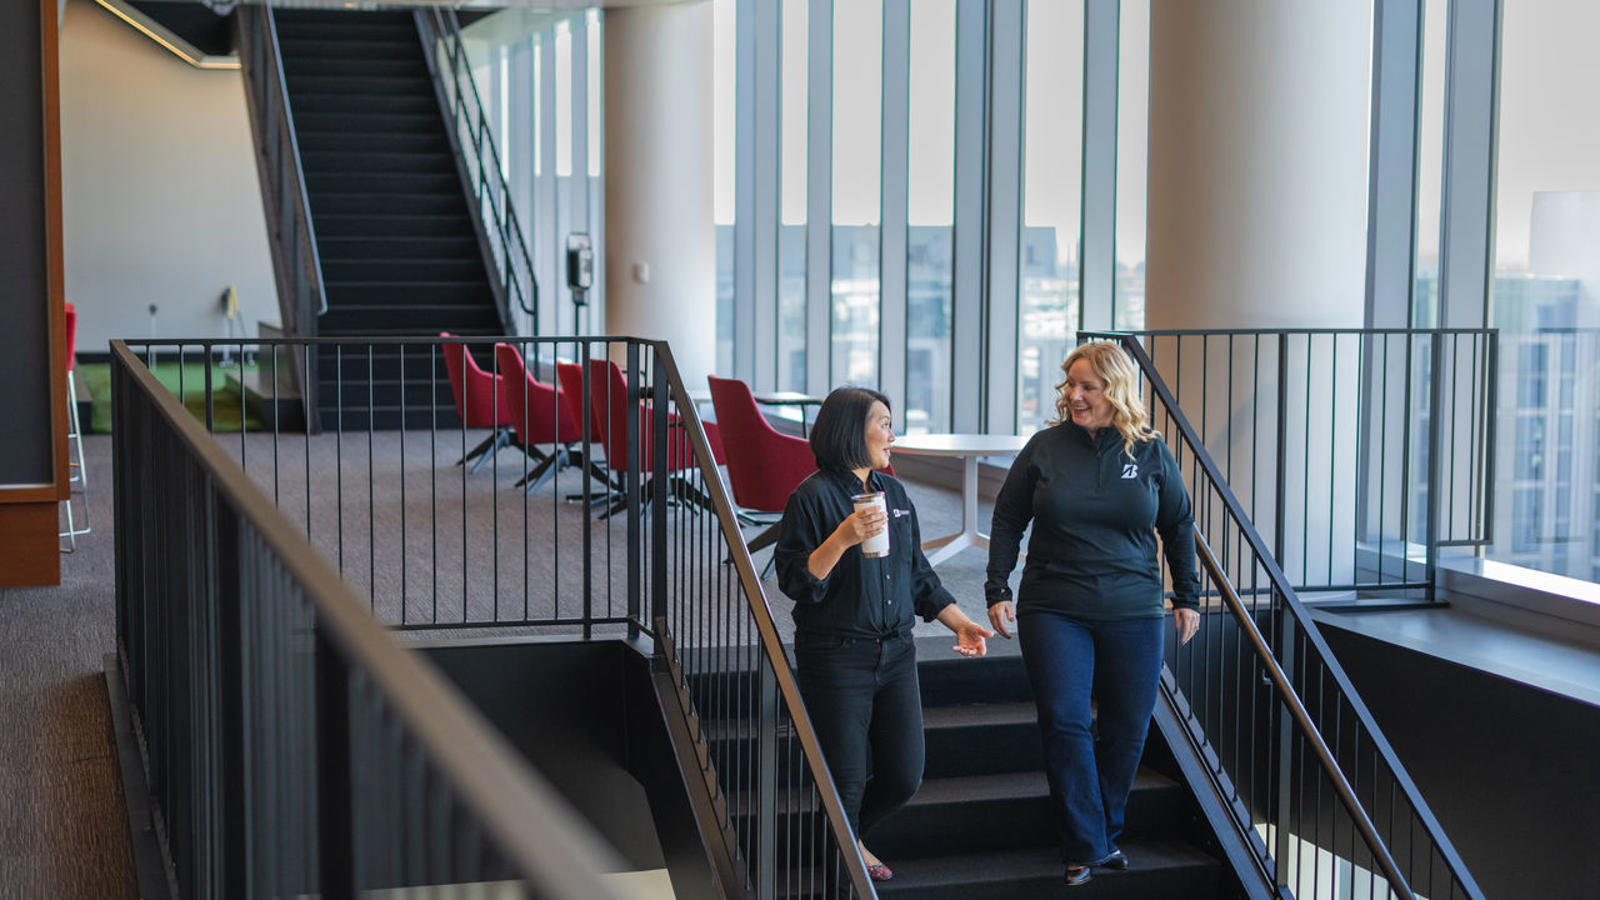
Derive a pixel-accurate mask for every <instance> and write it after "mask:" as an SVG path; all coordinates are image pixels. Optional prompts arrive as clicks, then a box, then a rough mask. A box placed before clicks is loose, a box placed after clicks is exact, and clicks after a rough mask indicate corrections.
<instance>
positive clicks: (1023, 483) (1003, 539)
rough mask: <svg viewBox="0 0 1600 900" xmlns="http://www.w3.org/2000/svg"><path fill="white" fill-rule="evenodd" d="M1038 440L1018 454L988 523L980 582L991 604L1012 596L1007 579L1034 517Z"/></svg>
mask: <svg viewBox="0 0 1600 900" xmlns="http://www.w3.org/2000/svg"><path fill="white" fill-rule="evenodd" d="M1037 444H1038V435H1035V436H1034V437H1033V439H1032V440H1029V441H1028V443H1027V445H1026V446H1024V447H1023V448H1022V452H1021V453H1018V454H1017V458H1016V459H1015V460H1013V461H1012V463H1011V470H1010V471H1009V472H1007V473H1006V480H1005V484H1003V485H1001V487H1000V494H999V496H997V497H996V498H995V501H994V518H993V520H992V521H991V524H990V525H989V570H988V579H987V580H986V581H985V582H984V585H983V595H984V600H985V601H987V603H988V605H990V606H993V605H995V604H996V603H1000V602H1003V601H1006V600H1010V599H1011V586H1010V585H1008V584H1007V583H1006V582H1007V580H1008V579H1010V577H1011V570H1012V569H1015V568H1016V567H1017V554H1018V553H1019V552H1021V546H1022V532H1024V531H1026V530H1027V528H1028V523H1029V522H1031V521H1033V489H1034V484H1035V482H1036V481H1037V480H1038V476H1039V472H1038V469H1036V468H1035V467H1034V465H1033V452H1034V447H1035V446H1037Z"/></svg>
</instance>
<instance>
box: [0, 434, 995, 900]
mask: <svg viewBox="0 0 1600 900" xmlns="http://www.w3.org/2000/svg"><path fill="white" fill-rule="evenodd" d="M479 436H480V435H474V434H468V435H467V436H466V445H467V446H469V447H470V446H471V445H472V444H473V443H475V442H476V440H477V438H478V437H479ZM437 440H438V446H437V449H436V450H434V451H433V452H432V453H430V447H429V441H428V436H427V435H425V434H412V435H409V436H408V437H407V439H406V441H405V442H404V443H403V444H402V442H400V441H399V440H398V439H397V436H395V435H393V434H387V435H386V434H378V435H375V436H374V440H373V445H372V455H371V463H370V465H369V463H368V450H367V440H366V436H365V435H360V436H354V435H349V436H346V437H345V438H344V440H343V443H342V444H341V443H339V442H337V441H336V439H335V438H333V437H332V436H319V437H313V438H312V439H311V441H310V444H309V445H308V444H307V443H306V440H305V439H304V438H303V437H300V436H298V435H284V436H281V437H279V438H278V439H277V440H276V460H275V461H274V449H275V448H274V439H273V437H272V435H270V434H266V435H251V436H248V437H245V438H244V439H242V440H241V439H240V438H239V437H237V436H234V437H224V438H223V442H224V446H226V447H228V448H229V449H230V452H232V453H233V454H234V455H235V457H236V458H238V457H240V456H242V457H243V459H244V461H245V463H246V468H247V470H248V471H249V473H250V474H251V476H252V477H253V478H254V479H255V480H256V481H257V482H258V483H260V484H261V485H262V486H263V489H264V490H265V491H266V493H267V494H268V496H272V495H273V490H274V483H273V482H274V479H273V475H274V472H276V474H277V479H276V481H277V483H276V491H277V498H278V501H279V503H280V505H281V508H282V509H283V510H284V512H285V513H286V514H287V515H288V516H289V518H290V519H291V520H292V521H294V522H295V523H296V524H297V525H298V526H299V527H301V528H302V529H303V528H304V527H305V523H306V521H307V511H306V509H307V508H306V504H307V498H308V497H309V498H310V501H311V505H310V516H309V519H310V523H311V538H312V541H313V543H315V544H316V545H317V546H318V547H320V548H321V549H323V550H324V552H325V553H327V554H328V556H329V558H330V559H332V560H334V561H335V562H336V563H338V562H339V557H340V551H341V548H342V550H343V566H344V573H345V577H346V580H347V582H349V583H350V584H351V586H352V587H353V588H354V589H355V591H356V593H357V594H358V595H360V596H361V597H363V598H369V602H370V603H371V604H372V606H373V607H374V610H375V612H376V613H378V614H379V615H380V617H383V618H385V619H386V620H388V621H390V622H397V621H399V619H400V616H401V610H402V603H401V600H400V593H401V591H402V590H404V592H405V601H404V605H403V609H404V614H405V616H406V620H407V621H408V622H411V623H416V622H417V621H423V622H431V621H440V622H481V621H484V620H485V619H488V620H491V621H492V620H493V618H494V617H495V616H496V615H497V614H498V615H499V616H500V617H501V618H507V617H515V618H521V617H523V615H524V609H526V610H527V615H530V616H548V615H556V616H561V617H568V616H572V615H575V614H577V612H578V611H579V610H580V609H581V608H582V600H581V596H582V591H581V583H580V582H579V580H578V576H579V573H581V571H582V566H580V565H578V564H577V563H578V561H580V560H581V559H582V543H581V535H582V533H583V530H584V528H585V519H584V515H583V512H582V509H581V506H579V505H578V504H568V503H566V502H565V501H564V500H563V499H562V495H564V494H565V493H567V492H568V491H575V490H577V489H578V485H579V479H578V477H577V476H576V475H575V474H574V473H572V472H570V471H569V472H567V473H563V474H562V476H561V477H560V479H559V480H558V481H557V482H555V483H548V484H546V485H545V486H544V487H543V488H542V489H541V490H539V491H537V492H535V494H533V495H532V496H531V497H528V498H526V499H525V498H524V497H523V495H522V493H521V492H520V491H518V490H514V489H513V488H512V487H511V482H513V481H515V480H516V479H517V478H518V477H520V476H521V473H522V471H523V463H522V461H521V456H520V454H518V453H516V452H514V451H512V452H505V453H502V454H501V455H500V457H499V461H498V468H499V471H498V472H495V471H493V470H492V469H488V468H486V469H485V470H484V471H483V472H480V473H478V474H477V475H468V476H466V477H465V478H463V477H462V472H461V470H460V469H458V468H456V467H454V466H453V465H451V463H453V462H454V461H455V459H456V458H457V457H459V456H460V448H461V445H462V436H461V435H460V434H459V433H452V434H449V435H440V436H439V438H438V439H437ZM84 447H85V452H86V455H87V457H88V467H89V472H90V477H91V479H92V490H93V493H92V497H91V499H92V501H93V504H94V505H93V509H92V514H93V523H94V526H95V530H94V532H93V533H92V534H90V535H86V536H83V537H80V538H79V539H78V547H79V549H78V552H76V553H74V554H71V555H65V556H63V557H62V570H63V577H62V584H61V586H60V587H57V588H40V589H0V701H3V706H0V709H3V710H4V713H3V715H4V719H3V726H0V897H7V898H9V897H19V898H21V897H30V898H31V897H64V898H76V897H84V898H117V897H133V896H136V891H135V888H134V880H133V869H132V863H131V859H130V849H129V847H130V845H129V840H128V834H127V824H126V818H125V813H124V807H123V801H122V794H121V785H120V782H119V776H118V774H117V770H116V766H115V757H114V754H113V749H112V743H111V727H110V717H109V713H108V711H107V706H106V696H105V689H104V686H103V682H102V675H101V669H102V663H101V657H102V654H104V653H106V652H109V651H111V650H112V649H113V647H114V625H115V623H114V616H115V612H114V603H113V599H114V586H113V583H112V552H113V551H112V542H111V489H110V488H111V484H110V481H111V460H110V453H111V443H110V438H109V437H105V436H91V437H88V438H85V440H84ZM402 447H403V448H404V451H403V452H404V455H405V459H404V465H403V466H402V465H401V453H402ZM308 452H309V454H310V462H311V466H310V469H311V472H312V476H311V478H310V479H309V481H308V479H307V477H306V472H307V466H306V458H307V453H308ZM369 472H371V473H372V475H373V480H374V483H376V484H378V485H379V487H378V489H377V490H375V491H373V492H372V497H371V498H370V500H369V497H368V492H367V488H366V485H367V476H368V473H369ZM402 473H403V475H402ZM341 481H342V484H341ZM402 486H403V487H404V490H405V501H404V503H403V504H402V503H401V500H400V488H401V487H402ZM908 489H909V491H910V494H911V497H912V500H913V502H914V503H916V505H917V507H918V511H919V513H920V518H921V523H922V529H923V534H924V535H925V536H928V537H931V536H935V535H939V534H943V533H946V532H950V531H955V530H958V529H959V526H960V501H959V497H958V496H957V495H956V494H955V493H953V492H948V491H941V490H935V489H929V488H924V487H921V486H918V485H915V484H911V485H908ZM341 496H342V497H343V502H342V503H341V502H338V501H337V500H336V498H338V497H341ZM369 504H370V505H369ZM497 516H498V520H497V519H496V517H497ZM988 517H989V509H988V507H987V506H985V507H984V508H983V509H982V511H981V520H982V521H983V522H985V523H987V521H988ZM671 519H672V523H673V524H672V528H671V531H672V533H673V534H674V535H675V536H676V537H675V540H676V541H678V543H676V544H674V545H673V546H676V547H680V548H682V547H699V548H702V549H701V551H700V553H699V556H701V557H704V556H705V553H706V552H707V551H706V550H705V549H704V548H707V547H711V546H713V544H712V543H711V542H712V541H714V540H716V533H715V531H714V530H711V529H712V528H713V525H712V522H711V519H710V517H709V516H692V515H688V514H687V513H685V512H684V511H682V510H679V509H676V508H674V509H673V510H672V511H671ZM590 527H591V528H592V530H591V531H590V534H591V557H592V558H593V559H594V560H595V565H594V567H593V568H592V572H593V573H594V578H595V581H594V588H595V589H594V592H593V597H594V600H593V603H594V610H595V611H596V612H597V613H598V614H621V613H622V612H624V611H625V608H626V607H625V600H624V594H623V585H625V583H626V581H625V577H626V572H625V568H624V567H622V566H621V561H620V560H619V559H618V557H619V556H620V548H621V547H623V546H625V541H626V538H625V526H624V523H623V521H622V519H621V518H620V517H619V518H618V519H616V520H613V521H611V522H609V523H595V524H593V525H592V526H590ZM341 528H342V529H343V538H342V540H341V538H340V535H341V531H340V530H341ZM756 533H758V530H757V529H746V531H745V536H746V537H747V538H749V537H753V536H754V535H755V534H756ZM495 534H498V536H499V539H498V540H497V541H496V540H491V539H490V536H491V535H495ZM608 541H609V542H608ZM463 547H468V548H470V552H469V553H467V554H465V555H463V554H462V552H461V550H462V548H463ZM552 548H554V552H552ZM608 550H609V552H610V553H611V554H612V556H611V558H610V559H608V558H607V557H606V555H605V554H606V553H607V551H608ZM770 553H771V551H770V550H768V551H762V552H760V553H758V554H757V555H756V563H757V565H758V566H759V565H763V564H764V563H765V562H766V559H767V557H768V556H769V555H770ZM985 562H986V559H985V554H983V553H982V552H981V551H974V550H968V551H965V552H963V553H961V554H959V555H958V556H957V557H955V558H954V559H951V560H949V561H948V562H946V563H944V564H943V565H941V566H940V568H939V572H940V575H941V577H942V578H943V579H944V581H945V584H946V586H947V587H949V588H950V590H951V591H952V592H953V593H954V594H955V596H956V598H957V600H958V602H959V603H960V605H961V607H962V608H963V609H965V610H966V611H967V612H968V614H969V615H971V616H972V617H973V618H975V619H979V620H981V619H982V610H983V597H982V585H983V569H984V564H985ZM704 563H705V561H704V560H703V559H696V558H694V555H693V554H690V555H689V557H688V558H684V559H680V558H678V557H674V558H673V561H672V562H671V563H670V565H671V566H672V571H673V573H674V577H675V578H677V577H682V578H691V577H701V578H707V577H709V578H710V579H712V580H714V581H715V583H716V584H718V585H723V584H726V573H725V567H723V566H720V565H718V564H712V565H705V564H704ZM706 571H709V572H712V573H715V574H714V575H711V576H706V575H705V574H704V573H705V572H706ZM694 572H700V573H701V575H699V576H695V575H693V573H694ZM1013 577H1015V576H1013ZM766 590H767V596H768V599H769V602H770V604H771V608H772V610H773V619H774V621H775V623H776V624H777V626H778V628H779V629H780V631H781V632H782V633H783V634H784V635H785V636H786V637H787V636H788V635H790V634H792V631H793V625H792V620H791V619H790V616H789V608H790V604H789V602H788V601H787V600H786V599H785V598H784V597H783V596H782V595H781V594H780V593H779V592H778V590H777V585H776V583H775V581H774V580H771V579H769V580H768V581H767V582H766ZM724 597H725V599H726V600H728V601H730V602H742V600H741V598H739V597H738V596H737V595H724ZM436 601H437V607H436V606H435V602H436ZM524 604H526V607H525V606H524ZM435 615H437V619H435V618H433V617H434V616H435ZM517 630H522V629H517ZM502 631H503V629H495V632H496V633H501V632H502ZM477 633H483V632H479V631H478V630H477V629H471V630H467V631H453V632H451V633H450V635H449V636H468V635H471V634H477ZM945 633H946V632H945V630H944V628H943V626H941V625H939V624H937V623H933V624H919V625H918V627H917V634H918V636H919V637H928V638H933V637H934V636H937V635H943V634H945ZM422 634H424V633H418V635H417V636H421V635H422ZM426 634H429V636H434V637H437V636H438V632H436V631H434V632H426ZM919 647H920V648H921V650H922V652H936V653H937V652H940V650H941V648H940V642H939V641H937V640H924V641H919ZM1005 649H1006V650H1010V649H1011V648H1010V647H1006V648H1005Z"/></svg>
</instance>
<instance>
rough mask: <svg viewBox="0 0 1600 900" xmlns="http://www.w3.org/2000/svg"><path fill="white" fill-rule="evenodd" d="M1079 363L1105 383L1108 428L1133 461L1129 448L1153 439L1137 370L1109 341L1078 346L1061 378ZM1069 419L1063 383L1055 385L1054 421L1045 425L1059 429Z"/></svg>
mask: <svg viewBox="0 0 1600 900" xmlns="http://www.w3.org/2000/svg"><path fill="white" fill-rule="evenodd" d="M1080 359H1086V360H1088V361H1089V365H1090V366H1091V367H1092V368H1093V369H1094V374H1095V375H1097V376H1098V377H1099V378H1100V379H1101V380H1102V381H1104V382H1105V383H1106V399H1107V400H1108V401H1110V403H1111V424H1112V426H1113V427H1115V428H1116V429H1117V431H1118V432H1120V433H1121V434H1122V449H1123V452H1125V453H1127V454H1128V457H1129V458H1130V459H1131V458H1133V445H1134V444H1141V443H1144V442H1145V441H1148V440H1150V439H1151V438H1153V437H1155V436H1156V433H1155V432H1154V431H1152V430H1151V429H1150V424H1149V422H1150V416H1149V413H1147V412H1146V411H1145V408H1144V401H1143V400H1141V399H1139V370H1138V369H1137V368H1135V367H1134V365H1133V360H1131V359H1129V358H1128V354H1127V353H1126V352H1125V351H1124V350H1123V349H1122V348H1121V347H1119V346H1117V345H1116V344H1115V343H1113V342H1111V341H1090V342H1089V343H1087V344H1079V345H1078V347H1077V348H1076V349H1074V350H1073V351H1072V352H1071V353H1068V354H1067V358H1066V359H1065V360H1063V361H1062V362H1061V374H1062V375H1063V376H1065V375H1066V373H1067V370H1068V369H1070V368H1072V364H1073V363H1075V362H1077V361H1078V360H1080ZM1071 419H1072V413H1071V410H1070V409H1069V408H1068V399H1067V379H1066V378H1065V377H1063V378H1062V379H1061V383H1060V384H1058V385H1056V417H1055V418H1054V419H1051V420H1050V421H1049V422H1047V423H1046V424H1048V425H1060V424H1061V423H1062V422H1067V421H1070V420H1071Z"/></svg>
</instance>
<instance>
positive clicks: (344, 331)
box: [317, 316, 502, 338]
mask: <svg viewBox="0 0 1600 900" xmlns="http://www.w3.org/2000/svg"><path fill="white" fill-rule="evenodd" d="M323 318H327V317H326V316H324V317H323ZM441 331H448V332H450V333H451V334H457V333H459V334H460V335H461V336H462V337H493V336H495V335H497V334H500V333H502V330H501V329H500V328H499V327H498V326H496V327H493V328H491V327H489V326H487V325H461V326H457V327H452V328H433V329H429V328H401V327H391V326H387V325H386V326H382V327H378V326H373V327H371V328H367V327H362V328H359V329H357V328H339V327H328V326H325V325H320V324H319V325H318V328H317V332H318V336H319V337H329V338H335V337H336V338H369V337H370V338H392V337H438V336H439V332H441Z"/></svg>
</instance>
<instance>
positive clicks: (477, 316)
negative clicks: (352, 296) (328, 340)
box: [318, 301, 500, 334]
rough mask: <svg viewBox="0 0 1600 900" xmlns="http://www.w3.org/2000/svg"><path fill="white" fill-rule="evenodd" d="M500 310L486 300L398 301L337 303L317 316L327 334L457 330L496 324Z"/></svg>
mask: <svg viewBox="0 0 1600 900" xmlns="http://www.w3.org/2000/svg"><path fill="white" fill-rule="evenodd" d="M499 324H500V314H499V313H498V312H496V311H495V309H494V307H493V306H492V305H491V304H490V303H488V302H487V301H486V302H484V303H482V304H479V305H471V306H469V305H462V304H420V303H418V304H404V305H400V304H395V305H389V306H335V305H333V304H331V303H330V304H329V306H328V311H327V313H325V314H324V315H323V316H322V318H321V319H319V320H318V328H319V330H321V331H322V333H324V334H328V333H333V334H341V333H350V332H355V331H360V330H363V329H364V328H365V327H366V326H369V325H371V326H375V327H383V328H403V329H406V330H407V332H409V333H413V334H438V333H439V332H441V331H450V332H452V333H454V330H455V329H457V328H493V327H495V326H497V325H499Z"/></svg>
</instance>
